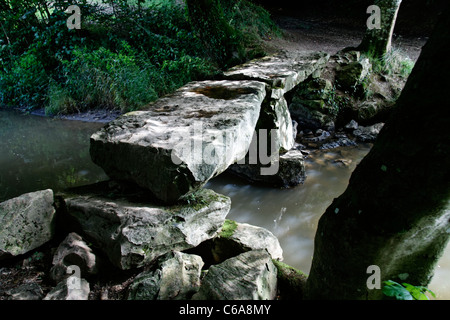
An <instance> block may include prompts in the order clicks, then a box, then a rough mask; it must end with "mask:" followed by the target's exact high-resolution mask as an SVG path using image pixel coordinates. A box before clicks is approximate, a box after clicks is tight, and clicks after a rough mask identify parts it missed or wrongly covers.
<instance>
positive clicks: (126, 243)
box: [64, 185, 231, 269]
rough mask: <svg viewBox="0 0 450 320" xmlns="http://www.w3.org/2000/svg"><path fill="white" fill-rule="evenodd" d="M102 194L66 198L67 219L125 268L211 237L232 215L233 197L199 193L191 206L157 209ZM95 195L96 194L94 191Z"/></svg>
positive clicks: (186, 247)
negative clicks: (227, 217) (231, 199)
mask: <svg viewBox="0 0 450 320" xmlns="http://www.w3.org/2000/svg"><path fill="white" fill-rule="evenodd" d="M95 188H97V189H100V190H102V189H103V190H102V191H103V192H104V193H103V194H102V193H101V192H98V193H89V192H87V194H79V195H76V194H71V195H69V194H67V195H65V196H64V198H65V206H66V210H65V214H64V220H66V221H67V222H66V224H67V225H70V226H77V227H76V228H75V227H73V228H75V229H77V230H76V231H77V232H79V233H80V234H81V235H83V237H85V238H86V239H87V240H89V241H90V242H92V243H93V244H95V245H96V246H97V247H99V248H100V249H101V250H103V251H104V253H105V254H106V255H107V256H108V257H109V259H110V261H111V262H112V263H113V264H114V265H116V266H117V267H119V268H121V269H130V268H133V267H141V266H143V265H145V264H146V263H148V262H150V261H152V260H153V259H156V258H158V257H159V256H162V255H164V254H166V253H167V252H170V251H172V250H178V251H182V250H185V249H189V248H192V247H195V246H197V245H199V244H200V243H201V242H203V241H205V240H208V239H211V238H213V237H214V236H215V235H217V233H218V232H219V231H220V228H221V227H222V225H223V223H224V221H225V217H226V215H227V214H228V212H229V210H230V205H231V201H230V198H228V197H225V196H223V195H219V194H217V193H215V192H214V191H212V190H208V189H201V190H199V191H198V192H197V193H196V194H195V196H193V197H191V198H190V200H189V202H187V203H180V204H178V205H174V206H162V205H156V204H154V203H153V202H149V201H146V200H145V197H144V198H139V199H135V198H132V197H131V196H128V197H126V196H124V197H117V198H111V194H110V193H112V192H111V191H108V188H107V187H105V186H103V187H102V185H99V186H98V187H94V189H95ZM90 192H92V190H90Z"/></svg>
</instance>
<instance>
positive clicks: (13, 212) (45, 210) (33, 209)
mask: <svg viewBox="0 0 450 320" xmlns="http://www.w3.org/2000/svg"><path fill="white" fill-rule="evenodd" d="M53 203H54V199H53V191H52V190H50V189H47V190H42V191H36V192H31V193H27V194H23V195H21V196H19V197H16V198H13V199H10V200H7V201H4V202H2V203H0V259H2V258H7V257H9V256H17V255H20V254H24V253H26V252H28V251H30V250H33V249H35V248H37V247H39V246H41V245H43V244H44V243H46V242H47V241H49V240H50V239H52V237H53V234H54V218H55V208H54V207H53Z"/></svg>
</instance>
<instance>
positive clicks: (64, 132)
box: [0, 110, 450, 300]
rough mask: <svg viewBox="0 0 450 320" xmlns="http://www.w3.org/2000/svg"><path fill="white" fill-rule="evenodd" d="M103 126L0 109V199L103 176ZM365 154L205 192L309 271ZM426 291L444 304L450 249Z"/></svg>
mask: <svg viewBox="0 0 450 320" xmlns="http://www.w3.org/2000/svg"><path fill="white" fill-rule="evenodd" d="M102 126H103V124H101V123H88V122H80V121H69V120H56V119H48V118H44V117H39V116H32V115H23V114H20V113H16V112H11V111H1V110H0V201H4V200H6V199H9V198H12V197H15V196H18V195H20V194H23V193H26V192H31V191H36V190H40V189H47V188H52V189H54V190H56V191H57V190H62V189H64V188H67V187H72V186H78V185H83V184H90V183H94V182H98V181H102V180H105V179H107V177H106V175H105V174H104V172H103V170H102V169H100V168H99V167H97V166H96V165H94V164H93V163H92V162H91V160H90V156H89V137H90V135H91V134H92V133H93V132H95V131H96V130H98V129H99V128H100V127H102ZM369 150H370V145H360V146H358V147H342V148H338V149H332V150H328V151H321V152H313V153H311V154H310V156H309V157H308V158H307V171H306V172H307V179H306V181H305V183H304V184H303V185H301V186H298V187H296V188H292V189H284V190H280V189H273V188H267V187H261V186H255V185H251V184H248V183H247V182H244V181H242V180H240V179H238V178H236V177H234V176H232V175H228V174H223V175H221V176H219V177H217V178H215V179H213V180H211V181H210V182H209V183H208V184H207V186H206V187H207V188H210V189H213V190H214V191H216V192H218V193H221V194H224V195H227V196H229V197H230V198H231V200H232V207H231V211H230V213H229V215H228V218H229V219H233V220H236V221H238V222H243V223H249V224H253V225H256V226H260V227H264V228H266V229H268V230H270V231H272V232H273V233H274V234H275V235H276V236H277V237H278V239H279V240H280V243H281V246H282V248H283V251H284V262H286V263H288V264H290V265H292V266H294V267H296V268H298V269H301V270H303V271H304V272H306V273H308V272H309V269H310V267H311V261H312V255H313V249H314V247H313V239H314V234H315V230H316V227H317V223H318V220H319V218H320V216H321V215H322V213H323V212H325V210H326V208H327V207H328V206H329V205H330V204H331V202H332V200H333V199H334V198H336V197H338V196H339V195H340V194H341V193H342V192H344V190H345V188H346V187H347V184H348V181H349V178H350V175H351V173H352V171H353V170H354V168H355V167H356V165H357V164H358V162H359V161H360V160H361V159H362V158H363V157H364V156H365V155H366V154H367V152H368V151H369ZM429 288H430V289H431V290H433V291H434V292H435V293H436V294H437V295H438V299H446V300H449V299H450V246H449V247H448V248H447V250H446V252H445V253H444V256H443V257H442V258H441V260H440V262H439V266H438V267H437V269H436V274H435V276H434V278H433V281H432V283H431V284H430V286H429Z"/></svg>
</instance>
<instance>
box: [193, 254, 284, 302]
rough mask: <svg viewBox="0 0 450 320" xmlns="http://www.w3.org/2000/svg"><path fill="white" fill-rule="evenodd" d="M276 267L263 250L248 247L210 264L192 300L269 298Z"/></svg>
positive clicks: (272, 295)
mask: <svg viewBox="0 0 450 320" xmlns="http://www.w3.org/2000/svg"><path fill="white" fill-rule="evenodd" d="M276 293H277V268H276V267H275V265H274V264H273V262H272V258H271V256H270V254H269V253H268V252H267V251H266V250H262V249H261V250H251V251H248V252H244V253H242V254H240V255H238V256H236V257H233V258H230V259H227V260H225V261H224V262H222V263H219V264H216V265H213V266H211V267H210V268H209V269H208V273H207V274H206V276H205V277H204V278H203V280H202V284H201V286H200V289H199V291H198V292H197V293H196V294H195V295H194V296H193V297H192V299H193V300H273V299H275V297H276Z"/></svg>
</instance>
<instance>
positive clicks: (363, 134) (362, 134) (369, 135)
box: [353, 123, 384, 142]
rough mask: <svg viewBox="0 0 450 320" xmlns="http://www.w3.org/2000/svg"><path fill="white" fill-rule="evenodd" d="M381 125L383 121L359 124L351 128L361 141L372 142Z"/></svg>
mask: <svg viewBox="0 0 450 320" xmlns="http://www.w3.org/2000/svg"><path fill="white" fill-rule="evenodd" d="M383 126H384V123H376V124H374V125H371V126H367V127H362V126H359V127H358V128H357V129H356V130H353V135H354V136H355V137H356V139H357V140H359V141H361V142H374V141H375V139H376V138H377V137H378V134H379V133H380V131H381V129H382V128H383Z"/></svg>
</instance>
